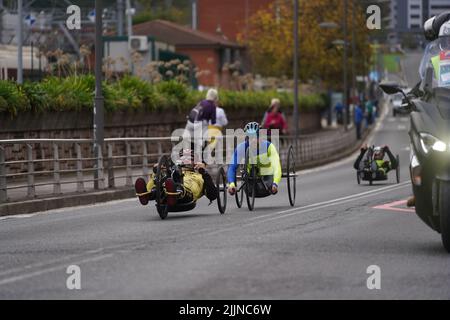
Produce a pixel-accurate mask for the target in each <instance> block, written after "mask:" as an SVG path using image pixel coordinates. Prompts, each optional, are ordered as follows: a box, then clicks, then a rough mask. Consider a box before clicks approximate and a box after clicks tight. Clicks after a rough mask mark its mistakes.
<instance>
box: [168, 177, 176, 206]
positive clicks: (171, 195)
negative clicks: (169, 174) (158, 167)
mask: <svg viewBox="0 0 450 320" xmlns="http://www.w3.org/2000/svg"><path fill="white" fill-rule="evenodd" d="M165 185H166V192H167V205H168V206H169V207H174V206H176V204H177V187H176V185H175V182H174V181H173V180H172V179H170V178H169V179H167V180H166V183H165Z"/></svg>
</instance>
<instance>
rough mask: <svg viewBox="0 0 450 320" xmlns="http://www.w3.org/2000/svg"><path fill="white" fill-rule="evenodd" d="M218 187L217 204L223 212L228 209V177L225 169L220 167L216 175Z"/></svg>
mask: <svg viewBox="0 0 450 320" xmlns="http://www.w3.org/2000/svg"><path fill="white" fill-rule="evenodd" d="M216 188H217V206H218V207H219V212H220V213H221V214H224V213H225V210H226V209H227V179H226V177H225V170H224V168H223V167H220V169H219V172H218V173H217V177H216Z"/></svg>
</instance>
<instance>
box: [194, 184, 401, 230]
mask: <svg viewBox="0 0 450 320" xmlns="http://www.w3.org/2000/svg"><path fill="white" fill-rule="evenodd" d="M406 186H407V184H400V185H396V186H395V188H390V189H388V190H381V189H377V191H378V192H375V193H371V194H366V195H363V196H360V197H358V198H356V199H364V198H369V197H371V196H375V195H379V194H383V193H386V192H390V191H393V190H398V189H402V188H404V187H406ZM344 199H345V200H344ZM356 199H355V197H351V198H350V197H347V199H346V198H341V199H340V200H339V201H337V200H338V199H335V200H330V201H326V202H323V203H322V204H321V205H319V204H314V205H309V206H305V207H300V208H294V209H290V210H285V211H279V212H276V213H273V214H266V215H263V216H258V217H255V218H252V219H248V220H256V219H261V218H266V219H261V220H257V221H253V222H249V223H247V222H243V223H240V224H239V225H237V226H231V227H228V228H222V229H219V230H213V231H211V232H206V233H203V232H199V233H201V234H202V235H213V234H218V233H222V232H226V231H231V230H236V229H239V228H242V227H248V226H253V225H257V224H261V223H265V222H269V221H273V220H278V219H284V218H288V217H291V216H294V215H298V214H303V213H307V212H311V211H314V210H318V209H324V208H328V207H331V206H336V205H341V204H344V203H348V202H351V201H353V200H356ZM327 202H328V203H327ZM292 211H293V212H292ZM283 213H288V214H283ZM194 234H197V233H194Z"/></svg>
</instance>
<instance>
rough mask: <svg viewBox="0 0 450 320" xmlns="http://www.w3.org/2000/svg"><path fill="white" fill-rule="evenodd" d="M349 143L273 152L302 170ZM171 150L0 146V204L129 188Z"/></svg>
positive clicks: (118, 143)
mask: <svg viewBox="0 0 450 320" xmlns="http://www.w3.org/2000/svg"><path fill="white" fill-rule="evenodd" d="M224 138H226V137H224ZM355 143H356V134H355V132H354V130H349V131H343V130H335V131H333V132H332V133H328V134H327V133H324V134H317V135H304V136H300V137H299V139H298V140H296V139H295V138H294V137H290V136H285V137H281V139H280V141H279V146H278V148H279V152H280V158H281V161H282V163H283V164H284V163H285V162H286V161H285V159H286V156H287V151H288V149H289V146H290V145H293V146H294V147H296V159H297V161H296V163H297V165H299V164H301V165H302V164H306V163H309V162H314V161H317V160H320V159H324V158H327V157H330V156H331V155H333V154H336V153H338V152H340V151H343V150H346V149H348V148H350V147H352V146H353V145H354V144H355ZM172 145H173V142H172V138H171V137H156V138H108V139H105V142H104V146H103V148H104V150H102V152H101V153H100V154H101V159H97V158H95V157H94V156H93V155H94V152H93V140H91V139H17V140H0V203H5V202H8V201H18V200H21V199H29V198H35V197H38V196H49V195H51V196H54V195H60V194H66V193H82V192H88V191H90V190H94V188H95V187H96V189H112V188H117V187H132V185H133V179H134V178H136V177H139V176H148V175H149V173H150V170H151V169H152V167H153V164H154V163H156V162H157V161H158V159H159V158H160V157H161V156H162V155H169V154H170V153H171V149H172ZM226 148H228V149H233V148H234V146H226ZM228 151H229V150H228ZM97 164H98V165H97Z"/></svg>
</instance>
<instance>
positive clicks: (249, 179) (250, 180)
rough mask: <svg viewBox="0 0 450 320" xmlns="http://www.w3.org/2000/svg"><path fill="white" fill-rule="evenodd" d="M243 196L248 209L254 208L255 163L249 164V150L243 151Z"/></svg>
mask: <svg viewBox="0 0 450 320" xmlns="http://www.w3.org/2000/svg"><path fill="white" fill-rule="evenodd" d="M245 171H246V182H245V197H246V199H247V207H248V210H250V211H253V209H254V208H255V193H256V165H254V164H250V154H249V150H248V149H247V151H246V152H245Z"/></svg>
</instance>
